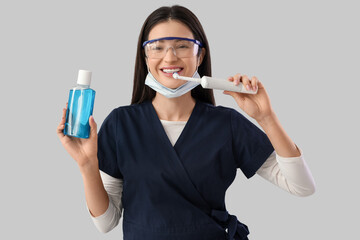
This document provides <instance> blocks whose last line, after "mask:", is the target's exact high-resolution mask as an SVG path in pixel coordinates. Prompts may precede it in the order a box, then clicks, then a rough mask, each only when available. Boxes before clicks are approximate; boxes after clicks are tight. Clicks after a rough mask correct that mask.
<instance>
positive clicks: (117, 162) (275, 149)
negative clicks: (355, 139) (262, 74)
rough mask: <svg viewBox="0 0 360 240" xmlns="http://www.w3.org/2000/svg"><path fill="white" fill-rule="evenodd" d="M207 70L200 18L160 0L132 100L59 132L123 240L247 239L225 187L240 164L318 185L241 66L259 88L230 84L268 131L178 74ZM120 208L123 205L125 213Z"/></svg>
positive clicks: (285, 181)
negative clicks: (99, 120)
mask: <svg viewBox="0 0 360 240" xmlns="http://www.w3.org/2000/svg"><path fill="white" fill-rule="evenodd" d="M173 72H178V74H179V75H182V76H190V77H191V76H194V77H198V76H199V75H200V76H203V75H206V76H211V63H210V51H209V45H208V41H207V39H206V36H205V33H204V31H203V28H202V26H201V24H200V22H199V21H198V19H197V18H196V16H195V15H194V14H193V13H192V12H191V11H189V10H188V9H186V8H184V7H181V6H172V7H161V8H159V9H157V10H155V11H154V12H153V13H152V14H150V15H149V17H148V18H147V19H146V21H145V23H144V25H143V27H142V30H141V32H140V36H139V42H138V49H137V57H136V64H135V74H134V89H133V97H132V101H131V105H129V106H122V107H119V108H117V109H114V110H113V111H112V112H111V113H110V114H109V116H108V117H107V118H106V119H105V121H104V122H103V124H102V127H101V129H100V131H99V134H97V125H96V123H95V121H94V119H93V117H90V119H89V121H90V126H91V135H90V138H89V139H77V138H70V137H68V136H65V135H64V134H63V129H64V122H65V113H66V109H63V117H62V120H61V122H60V124H59V126H58V128H57V134H58V136H59V138H60V140H61V142H62V144H63V146H64V147H65V149H66V150H67V151H68V152H69V154H70V155H71V156H72V157H73V158H74V159H75V160H76V161H77V163H78V165H79V168H80V172H81V174H82V176H83V181H84V186H85V197H86V201H87V206H88V208H89V211H90V213H91V217H92V219H93V220H94V223H95V225H96V226H97V228H98V229H99V230H100V231H102V232H107V231H110V230H111V229H112V228H114V227H115V226H116V225H117V224H118V222H119V219H120V217H121V216H123V233H124V239H125V240H127V239H134V240H137V239H147V240H152V239H154V240H155V239H156V240H162V239H166V240H169V239H172V240H174V239H182V240H183V239H186V240H188V239H189V240H192V239H194V240H195V239H196V240H199V239H203V240H207V239H208V240H215V239H236V240H238V239H248V238H247V235H248V234H249V230H248V228H247V226H246V225H245V224H243V223H241V222H240V221H238V220H237V218H236V216H234V215H231V214H229V213H228V212H227V211H226V207H225V202H224V199H225V192H226V190H227V188H228V187H229V186H230V185H231V183H232V182H233V180H234V178H235V175H236V170H237V168H240V169H241V171H242V172H243V173H244V174H245V176H246V177H248V178H250V177H252V176H253V175H254V174H255V173H257V174H259V175H260V176H262V177H264V178H266V179H267V180H269V181H271V182H272V183H274V184H277V185H278V186H280V187H281V188H283V189H285V190H287V191H289V192H290V193H292V194H296V195H299V196H307V195H310V194H312V193H313V192H314V191H315V185H314V181H313V178H312V176H311V173H310V171H309V170H308V167H307V165H306V163H305V161H304V159H303V157H302V153H301V151H300V150H299V148H297V146H296V145H295V144H294V143H293V141H292V140H291V139H290V138H289V136H288V135H287V134H286V132H285V131H284V129H283V128H282V127H281V125H280V123H279V120H278V119H277V117H276V114H275V113H274V111H273V109H272V107H271V104H270V100H269V97H268V95H267V93H266V91H265V88H264V86H263V84H262V83H261V82H260V81H259V80H258V79H257V78H256V77H255V76H253V77H251V78H250V77H248V76H246V75H241V74H235V75H234V76H232V77H229V79H228V80H229V81H232V82H233V83H234V84H235V85H238V84H239V82H242V83H243V84H244V85H245V86H246V87H247V88H248V89H253V90H256V89H258V92H257V94H255V95H248V94H241V93H236V92H229V91H224V93H225V94H229V95H231V96H232V97H233V98H234V99H235V101H236V102H237V104H238V105H239V107H240V108H241V109H242V110H243V111H244V112H246V113H247V114H248V115H249V116H250V117H252V118H254V119H255V120H256V121H257V122H258V123H259V125H260V126H261V127H262V129H263V130H264V132H265V133H264V132H263V131H261V130H260V129H259V128H258V127H256V126H255V125H254V124H252V123H251V122H250V121H249V120H247V119H246V118H245V117H244V116H243V115H241V114H240V113H238V112H237V111H236V110H234V109H231V108H227V107H221V106H215V101H214V96H213V92H212V90H208V89H203V88H202V87H201V86H199V85H198V84H196V83H193V82H187V81H183V80H176V79H174V78H173V77H172V73H173ZM122 210H124V212H123V213H122Z"/></svg>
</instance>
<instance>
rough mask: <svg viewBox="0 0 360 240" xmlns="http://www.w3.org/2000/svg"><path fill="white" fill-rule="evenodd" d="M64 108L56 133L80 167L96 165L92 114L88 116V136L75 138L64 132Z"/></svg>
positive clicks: (94, 124)
mask: <svg viewBox="0 0 360 240" xmlns="http://www.w3.org/2000/svg"><path fill="white" fill-rule="evenodd" d="M66 108H67V104H66ZM66 108H64V109H63V114H62V118H61V121H60V124H59V126H58V127H57V129H56V133H57V135H58V137H59V139H60V141H61V143H62V145H63V146H64V148H65V149H66V151H67V152H68V153H69V154H70V156H71V157H72V158H73V159H75V161H76V162H77V164H78V165H79V167H80V168H85V167H87V166H91V167H95V166H96V167H98V160H97V124H96V123H95V121H94V118H93V116H90V118H89V123H90V136H89V138H87V139H85V138H76V137H70V136H67V135H65V134H64V128H65V117H66Z"/></svg>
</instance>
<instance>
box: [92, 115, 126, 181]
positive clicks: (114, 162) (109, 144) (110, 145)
mask: <svg viewBox="0 0 360 240" xmlns="http://www.w3.org/2000/svg"><path fill="white" fill-rule="evenodd" d="M116 113H117V112H116V110H113V111H112V112H111V113H110V114H109V115H108V116H107V117H106V119H105V120H104V122H103V124H102V125H101V128H100V131H99V133H98V154H97V156H98V160H99V169H100V170H101V171H103V172H105V173H107V174H108V175H110V176H112V177H114V178H118V179H123V175H122V173H121V171H120V169H119V166H118V159H117V151H118V149H117V140H116V136H117V128H116V124H117V115H116Z"/></svg>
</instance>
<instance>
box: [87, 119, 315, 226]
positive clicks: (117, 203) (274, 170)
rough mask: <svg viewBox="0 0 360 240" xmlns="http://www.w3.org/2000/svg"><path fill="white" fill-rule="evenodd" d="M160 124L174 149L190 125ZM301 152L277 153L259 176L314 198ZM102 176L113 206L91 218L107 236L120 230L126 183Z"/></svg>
mask: <svg viewBox="0 0 360 240" xmlns="http://www.w3.org/2000/svg"><path fill="white" fill-rule="evenodd" d="M160 121H161V123H162V124H163V127H164V129H165V132H166V134H167V136H168V138H169V140H170V142H171V143H172V145H173V146H174V145H175V142H176V140H177V139H178V138H179V136H180V134H181V132H182V130H183V129H184V127H185V124H186V121H166V120H160ZM299 150H300V153H301V156H299V157H290V158H284V157H281V156H279V155H277V154H276V152H275V151H274V152H273V153H272V154H271V155H270V156H269V158H268V159H267V160H266V161H265V162H264V164H263V165H262V166H261V167H260V168H259V169H258V171H257V172H256V173H257V174H258V175H260V176H261V177H263V178H265V179H266V180H268V181H270V182H272V183H273V184H275V185H277V186H279V187H280V188H282V189H284V190H286V191H288V192H290V193H291V194H294V195H297V196H308V195H311V194H313V193H314V192H315V182H314V179H313V177H312V175H311V172H310V170H309V168H308V166H307V165H306V162H305V160H304V158H303V153H302V151H301V149H299ZM100 174H101V178H102V181H103V184H104V187H105V190H106V192H107V194H108V196H109V206H108V208H107V210H106V211H105V213H103V214H102V215H100V216H98V217H94V216H92V215H91V214H90V216H91V218H92V220H93V222H94V224H95V226H96V228H97V229H98V230H99V231H100V232H104V233H105V232H108V231H110V230H112V229H113V228H114V227H116V226H117V225H118V223H119V220H120V218H121V215H122V209H123V207H122V203H121V196H122V189H123V180H122V179H117V178H114V177H112V176H110V175H108V174H106V173H104V172H102V171H100ZM89 212H90V211H89Z"/></svg>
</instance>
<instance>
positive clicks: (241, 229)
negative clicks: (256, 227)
mask: <svg viewBox="0 0 360 240" xmlns="http://www.w3.org/2000/svg"><path fill="white" fill-rule="evenodd" d="M211 216H212V217H214V218H215V219H216V220H218V221H220V222H222V223H224V224H225V226H226V228H227V229H228V234H227V237H228V240H248V238H247V235H248V234H249V229H248V227H247V226H246V225H245V224H243V223H241V222H239V221H238V220H237V218H236V216H234V215H230V214H229V213H228V211H226V210H225V211H222V210H215V209H213V210H211Z"/></svg>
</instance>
